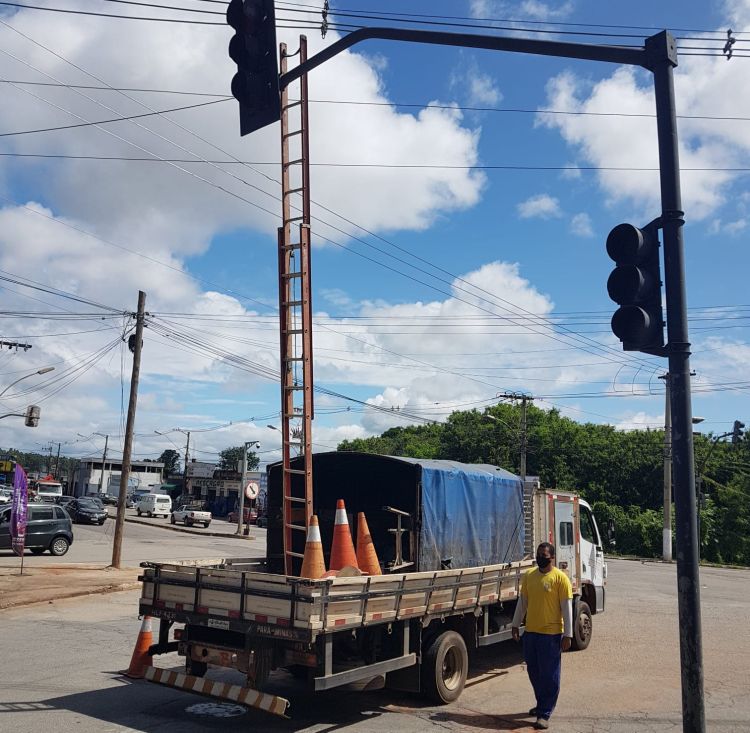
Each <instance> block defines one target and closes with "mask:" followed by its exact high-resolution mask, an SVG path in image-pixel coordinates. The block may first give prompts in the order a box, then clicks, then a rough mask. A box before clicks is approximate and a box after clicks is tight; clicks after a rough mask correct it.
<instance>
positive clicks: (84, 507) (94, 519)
mask: <svg viewBox="0 0 750 733" xmlns="http://www.w3.org/2000/svg"><path fill="white" fill-rule="evenodd" d="M65 511H67V512H68V514H70V518H71V519H72V520H73V521H74V522H78V523H81V524H100V525H101V524H104V522H105V521H106V520H107V517H108V516H109V514H107V510H106V509H105V508H104V506H103V505H102V503H101V502H100V501H99V499H97V498H96V497H95V496H80V497H79V498H78V499H76V500H75V501H71V502H70V504H68V506H66V507H65Z"/></svg>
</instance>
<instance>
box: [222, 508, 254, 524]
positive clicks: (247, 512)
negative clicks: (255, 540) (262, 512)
mask: <svg viewBox="0 0 750 733" xmlns="http://www.w3.org/2000/svg"><path fill="white" fill-rule="evenodd" d="M239 516H240V512H239V509H235V510H234V511H233V512H229V514H228V515H227V521H228V522H234V524H237V520H238V519H239ZM257 521H258V510H257V509H256V508H255V507H247V506H246V507H244V509H243V512H242V524H255V523H256V522H257Z"/></svg>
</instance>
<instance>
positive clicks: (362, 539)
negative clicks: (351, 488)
mask: <svg viewBox="0 0 750 733" xmlns="http://www.w3.org/2000/svg"><path fill="white" fill-rule="evenodd" d="M357 565H358V566H359V569H360V570H361V571H362V572H363V573H367V575H382V574H383V571H382V570H381V569H380V561H379V560H378V553H377V552H375V545H374V544H373V542H372V536H371V535H370V528H369V527H368V526H367V518H366V517H365V513H364V512H360V513H359V514H357Z"/></svg>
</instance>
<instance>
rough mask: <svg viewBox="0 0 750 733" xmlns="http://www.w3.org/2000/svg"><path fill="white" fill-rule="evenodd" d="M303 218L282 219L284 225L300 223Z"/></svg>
mask: <svg viewBox="0 0 750 733" xmlns="http://www.w3.org/2000/svg"><path fill="white" fill-rule="evenodd" d="M304 218H305V217H304V216H290V217H289V218H288V219H284V224H291V223H292V222H293V221H302V220H303V219H304Z"/></svg>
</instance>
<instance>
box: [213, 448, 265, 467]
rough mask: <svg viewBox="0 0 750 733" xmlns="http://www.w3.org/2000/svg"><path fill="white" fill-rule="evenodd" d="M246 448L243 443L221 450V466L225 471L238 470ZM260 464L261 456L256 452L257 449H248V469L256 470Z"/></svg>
mask: <svg viewBox="0 0 750 733" xmlns="http://www.w3.org/2000/svg"><path fill="white" fill-rule="evenodd" d="M244 450H245V447H244V446H242V445H236V446H233V447H231V448H225V449H224V450H223V451H221V453H219V457H220V458H221V463H220V464H219V468H221V469H223V470H224V471H236V470H237V466H239V465H240V464H241V462H242V453H243V451H244ZM259 464H260V458H258V454H257V453H255V451H252V450H248V452H247V470H248V471H254V470H255V469H256V468H258V465H259Z"/></svg>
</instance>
